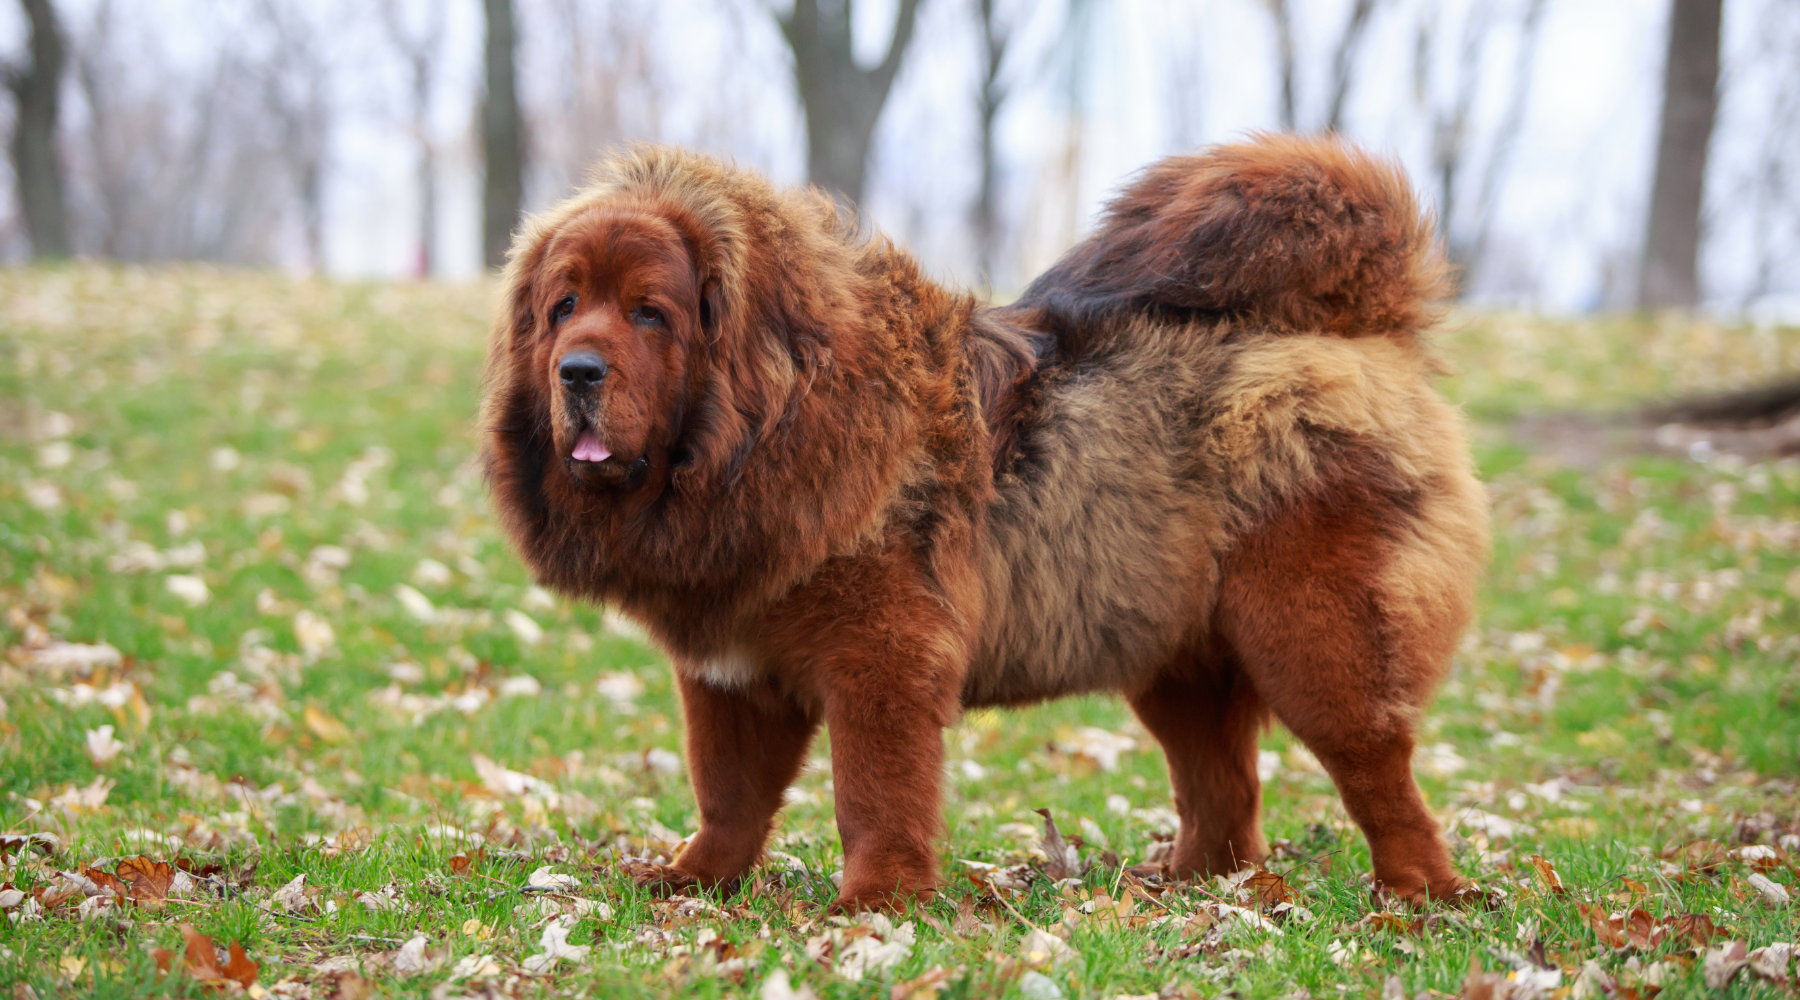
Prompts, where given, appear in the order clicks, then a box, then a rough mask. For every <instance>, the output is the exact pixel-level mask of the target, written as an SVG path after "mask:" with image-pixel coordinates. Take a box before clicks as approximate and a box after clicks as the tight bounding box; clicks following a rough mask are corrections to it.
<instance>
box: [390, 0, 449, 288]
mask: <svg viewBox="0 0 1800 1000" xmlns="http://www.w3.org/2000/svg"><path fill="white" fill-rule="evenodd" d="M381 18H382V24H383V26H384V27H385V28H386V29H387V34H388V40H389V41H390V42H392V43H393V45H394V48H395V49H397V50H399V52H400V56H401V58H402V59H404V60H405V61H406V64H407V68H408V69H410V70H411V71H412V106H411V108H410V109H409V111H410V121H409V122H408V123H407V125H408V130H409V131H410V132H412V138H413V142H414V143H415V144H416V145H417V146H418V154H419V159H418V163H417V165H416V170H417V183H418V192H419V232H418V244H417V246H415V247H414V249H413V263H412V270H413V277H415V278H418V279H420V280H424V279H426V278H429V277H431V274H432V270H433V260H432V257H433V253H434V252H435V248H436V247H437V143H436V142H434V141H433V140H432V135H431V91H432V69H433V67H434V65H435V62H436V59H437V57H438V53H439V49H440V47H441V46H442V43H443V37H444V8H443V7H442V6H441V5H439V4H435V3H429V4H426V5H425V19H426V20H425V24H424V27H423V28H422V29H420V30H419V31H418V32H416V33H415V32H414V31H412V30H411V29H410V28H409V27H408V26H407V24H406V16H405V14H404V13H403V12H402V10H401V4H400V3H399V0H387V2H386V3H384V4H383V5H382V8H381Z"/></svg>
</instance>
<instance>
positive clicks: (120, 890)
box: [81, 868, 131, 899]
mask: <svg viewBox="0 0 1800 1000" xmlns="http://www.w3.org/2000/svg"><path fill="white" fill-rule="evenodd" d="M81 874H82V877H83V878H86V879H88V880H89V881H91V882H93V883H94V884H95V885H97V886H99V887H100V888H101V889H104V890H106V891H107V892H110V893H112V894H113V895H115V896H117V897H119V898H120V899H125V898H126V897H128V896H130V895H131V887H130V886H129V885H127V884H125V883H124V882H121V881H119V879H118V878H117V877H115V876H113V875H110V874H108V873H106V872H103V871H101V870H100V869H98V868H83V869H82V870H81Z"/></svg>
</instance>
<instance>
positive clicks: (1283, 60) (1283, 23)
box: [1263, 0, 1300, 132]
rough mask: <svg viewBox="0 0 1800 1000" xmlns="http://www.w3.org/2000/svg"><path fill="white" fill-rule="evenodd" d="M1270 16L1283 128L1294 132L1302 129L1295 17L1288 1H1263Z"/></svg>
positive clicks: (1285, 130)
mask: <svg viewBox="0 0 1800 1000" xmlns="http://www.w3.org/2000/svg"><path fill="white" fill-rule="evenodd" d="M1263 3H1264V5H1265V6H1267V7H1268V8H1269V16H1270V17H1272V18H1274V19H1275V60H1276V65H1277V67H1278V69H1279V72H1280V73H1281V128H1282V131H1284V132H1292V131H1294V130H1295V129H1297V128H1299V127H1300V118H1299V110H1298V108H1297V107H1296V104H1295V97H1294V74H1295V65H1294V15H1293V11H1292V10H1291V9H1290V8H1289V7H1288V0H1263Z"/></svg>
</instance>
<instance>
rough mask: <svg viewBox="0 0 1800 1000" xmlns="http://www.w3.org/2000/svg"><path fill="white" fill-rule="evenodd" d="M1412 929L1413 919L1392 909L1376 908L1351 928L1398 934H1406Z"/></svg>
mask: <svg viewBox="0 0 1800 1000" xmlns="http://www.w3.org/2000/svg"><path fill="white" fill-rule="evenodd" d="M1412 929H1413V925H1412V922H1411V921H1408V920H1407V919H1406V918H1405V917H1402V916H1401V915H1400V914H1398V913H1394V912H1393V911H1391V910H1375V911H1374V912H1372V913H1370V914H1369V915H1368V916H1365V917H1363V918H1362V919H1361V920H1358V921H1357V922H1356V923H1355V924H1353V925H1352V926H1351V930H1366V931H1392V932H1394V933H1396V934H1404V933H1406V932H1408V931H1410V930H1412Z"/></svg>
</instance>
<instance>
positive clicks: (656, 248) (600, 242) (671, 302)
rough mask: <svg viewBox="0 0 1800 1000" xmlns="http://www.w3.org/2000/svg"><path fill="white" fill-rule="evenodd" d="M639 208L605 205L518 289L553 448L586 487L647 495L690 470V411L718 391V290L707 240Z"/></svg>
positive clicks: (553, 245)
mask: <svg viewBox="0 0 1800 1000" xmlns="http://www.w3.org/2000/svg"><path fill="white" fill-rule="evenodd" d="M681 221H683V220H680V219H679V218H671V213H669V212H666V211H661V212H659V211H654V210H652V211H645V210H644V208H643V207H639V206H623V205H607V204H604V203H602V204H597V205H594V206H592V207H590V208H588V209H587V210H585V211H582V212H579V213H576V214H575V215H574V216H573V217H572V218H569V219H568V220H566V221H564V222H563V223H562V224H561V225H559V226H557V227H556V228H555V230H554V231H552V232H551V233H550V234H549V236H548V239H547V240H546V242H545V245H544V247H543V249H542V259H541V261H540V263H539V264H538V266H537V268H536V269H535V273H533V274H532V275H531V276H530V278H529V280H528V281H526V282H524V283H523V284H522V286H521V287H520V288H519V289H518V290H517V295H518V297H519V299H520V302H519V306H520V308H521V311H522V312H524V313H525V314H526V315H528V316H529V325H530V328H531V335H530V336H529V337H527V338H525V341H526V342H525V343H522V344H520V345H518V347H520V348H523V349H525V350H526V351H527V352H528V354H529V363H528V367H529V371H530V375H529V376H528V377H529V378H530V380H531V381H532V382H533V383H534V384H535V385H536V387H537V391H538V394H539V398H540V399H542V400H543V401H544V402H545V403H547V404H548V411H549V422H550V426H549V428H548V430H549V438H550V440H549V442H548V443H549V445H550V447H551V450H552V451H553V452H554V454H555V458H556V460H558V461H560V462H561V463H562V464H563V466H564V469H565V470H566V471H567V472H568V474H569V475H570V476H571V477H572V478H573V479H575V480H576V481H578V482H580V483H583V484H585V485H587V486H589V487H593V488H600V489H625V488H630V487H633V486H641V485H643V484H644V483H645V482H646V481H647V480H648V478H649V475H650V471H651V470H650V467H651V465H652V463H654V464H655V465H656V466H657V468H658V470H664V469H667V468H669V467H671V466H675V465H679V464H681V463H683V462H685V461H688V460H689V459H690V456H688V455H685V454H678V453H677V449H678V447H679V445H680V444H681V440H680V439H681V431H682V430H683V429H684V427H683V424H684V419H685V417H686V410H687V407H688V405H689V404H690V403H691V402H692V401H694V400H695V399H696V398H697V397H698V395H699V393H700V392H702V391H703V390H705V389H706V388H707V385H706V384H705V383H706V381H707V380H706V379H705V378H704V360H705V356H706V354H707V347H708V346H709V342H710V340H711V339H712V338H714V337H716V336H717V335H718V324H717V323H716V322H715V314H716V312H717V297H718V279H717V278H715V277H713V276H711V275H708V274H706V273H705V272H704V271H703V270H702V268H701V267H700V266H699V262H698V261H697V260H696V259H695V258H696V253H695V250H694V247H695V243H696V237H697V234H696V233H694V232H692V231H684V228H686V227H683V226H681V225H680V222H681Z"/></svg>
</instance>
